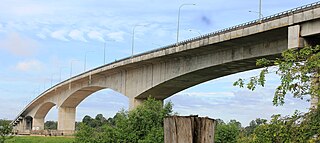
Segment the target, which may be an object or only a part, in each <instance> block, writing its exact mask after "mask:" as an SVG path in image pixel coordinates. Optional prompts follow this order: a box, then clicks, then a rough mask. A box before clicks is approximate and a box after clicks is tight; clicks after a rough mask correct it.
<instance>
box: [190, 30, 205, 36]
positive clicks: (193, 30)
mask: <svg viewBox="0 0 320 143" xmlns="http://www.w3.org/2000/svg"><path fill="white" fill-rule="evenodd" d="M189 31H190V32H196V33H198V34H199V36H200V37H202V34H201V33H200V32H199V31H198V30H194V29H189Z"/></svg>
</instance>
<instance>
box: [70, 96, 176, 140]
mask: <svg viewBox="0 0 320 143" xmlns="http://www.w3.org/2000/svg"><path fill="white" fill-rule="evenodd" d="M171 114H172V103H171V102H169V103H167V104H165V105H164V106H163V105H162V102H160V101H157V100H155V99H153V98H148V99H147V100H146V101H145V102H144V103H143V104H142V105H140V106H138V107H137V108H136V109H134V110H131V111H126V110H121V111H119V112H118V113H117V114H116V115H115V116H114V117H113V118H109V119H108V121H109V122H106V121H107V120H106V119H105V118H104V117H103V116H101V115H97V116H96V118H95V119H92V118H91V117H89V116H87V117H85V118H84V119H83V122H84V123H83V124H81V125H80V129H79V131H78V132H77V133H76V142H79V143H89V142H91V143H104V142H106V143H107V142H135V143H149V142H153V143H162V142H163V141H164V132H163V119H164V117H165V116H169V115H171ZM102 117H103V118H102ZM92 120H94V121H95V120H97V121H104V122H105V124H103V125H102V126H100V127H99V126H97V127H92V126H90V123H91V122H92ZM85 122H86V123H85ZM82 139H83V141H82Z"/></svg>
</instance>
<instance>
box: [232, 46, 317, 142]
mask: <svg viewBox="0 0 320 143" xmlns="http://www.w3.org/2000/svg"><path fill="white" fill-rule="evenodd" d="M319 51H320V46H319V45H317V46H307V47H305V48H301V49H290V50H287V51H285V52H283V53H282V56H281V58H277V59H275V60H270V59H259V60H257V66H260V67H263V69H262V70H261V72H260V74H259V75H258V76H254V77H251V78H250V80H249V81H248V82H247V81H246V80H245V79H241V78H240V79H239V80H238V81H236V82H234V86H239V87H241V88H243V87H246V88H248V89H250V90H255V88H256V86H262V87H263V86H264V85H265V81H266V79H265V75H266V74H268V73H271V72H273V71H271V70H270V69H269V66H273V65H275V66H277V67H278V68H277V70H276V71H275V73H276V74H278V75H279V76H280V79H281V83H280V85H279V86H278V87H277V88H276V91H275V94H274V98H273V104H274V105H276V106H278V105H283V104H284V103H285V102H284V99H285V96H286V95H287V94H288V93H291V94H292V95H293V97H295V98H300V99H304V98H305V97H306V96H308V95H310V96H311V99H316V100H317V101H316V102H315V103H314V104H315V105H312V106H313V107H312V108H311V109H310V111H309V112H308V113H306V114H302V113H299V112H298V111H297V112H296V113H295V114H294V115H292V116H290V117H289V116H286V117H281V115H273V117H272V120H271V121H270V122H269V123H266V122H265V121H262V122H260V121H259V123H262V124H260V125H258V126H256V127H255V129H254V132H253V134H252V136H253V137H252V138H251V139H252V140H251V141H252V142H266V143H269V142H270V143H282V142H319V141H320V123H319V122H320V114H319V112H320V111H319V110H320V109H319V101H318V99H319V97H320V89H319V86H320V85H319V80H320V52H319ZM307 101H308V100H307ZM252 125H254V124H252ZM251 131H252V130H250V132H251ZM247 142H250V141H247Z"/></svg>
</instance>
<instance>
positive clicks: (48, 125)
mask: <svg viewBox="0 0 320 143" xmlns="http://www.w3.org/2000/svg"><path fill="white" fill-rule="evenodd" d="M57 127H58V122H57V121H46V122H45V123H44V129H45V130H56V129H57Z"/></svg>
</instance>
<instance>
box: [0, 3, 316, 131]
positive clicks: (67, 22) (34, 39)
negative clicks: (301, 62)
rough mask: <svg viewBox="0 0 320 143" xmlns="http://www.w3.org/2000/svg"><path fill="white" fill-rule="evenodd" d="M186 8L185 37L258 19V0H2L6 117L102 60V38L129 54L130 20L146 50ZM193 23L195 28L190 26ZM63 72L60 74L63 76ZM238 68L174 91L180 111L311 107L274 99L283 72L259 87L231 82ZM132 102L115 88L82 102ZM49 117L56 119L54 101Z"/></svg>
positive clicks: (109, 111)
mask: <svg viewBox="0 0 320 143" xmlns="http://www.w3.org/2000/svg"><path fill="white" fill-rule="evenodd" d="M312 2H316V1H314V0H281V1H279V0H268V1H266V0H263V3H262V6H263V7H262V13H263V15H264V16H268V15H272V14H275V13H278V12H281V11H285V10H289V9H291V8H295V7H298V6H302V5H305V4H309V3H312ZM184 3H195V4H196V5H195V6H184V7H183V8H182V9H181V19H180V22H181V23H180V36H179V39H180V40H185V39H188V38H192V37H195V36H199V35H200V34H201V35H202V34H206V33H210V32H214V31H216V30H220V29H223V28H227V27H230V26H234V25H238V24H241V23H244V22H248V21H251V20H254V19H257V17H258V14H257V13H250V12H248V11H250V10H251V11H258V5H259V0H242V1H239V0H229V1H225V0H173V1H172V0H170V1H169V0H161V1H160V0H158V1H156V0H132V1H128V0H126V1H125V0H105V1H101V0H90V1H89V0H69V1H63V0H57V1H53V0H52V1H36V0H22V1H21V0H1V5H0V59H1V60H0V76H1V78H0V101H2V102H1V104H0V118H7V119H13V118H14V117H15V116H16V115H17V114H18V113H19V112H20V111H21V110H22V109H23V108H24V107H25V105H26V104H27V103H29V102H30V101H31V100H32V99H34V98H35V97H36V96H38V95H39V93H41V92H43V91H44V90H45V89H47V88H49V87H50V86H51V83H52V84H56V83H58V82H59V81H60V77H61V79H62V80H64V79H67V78H69V77H70V65H71V63H72V65H73V66H72V67H73V68H72V73H71V74H72V75H76V74H79V73H81V72H83V71H84V61H85V60H84V57H85V55H86V57H87V60H86V70H88V69H91V68H94V67H98V66H101V65H102V64H103V63H104V59H103V44H104V42H106V49H107V50H106V62H107V63H109V62H112V61H115V60H119V59H122V58H125V57H128V56H130V54H131V38H132V28H133V26H134V25H136V24H145V25H147V26H146V27H137V28H136V31H135V33H136V34H135V49H134V53H135V54H138V53H142V52H146V51H149V50H152V49H155V48H160V47H161V46H166V45H169V44H172V43H174V42H175V41H176V29H177V15H178V8H179V6H180V5H181V4H184ZM189 29H192V30H191V31H190V30H189ZM60 73H61V76H60ZM256 73H258V70H255V71H248V72H244V73H239V74H235V75H231V76H227V77H222V78H219V79H216V80H212V81H208V82H205V83H203V84H200V85H197V86H195V87H191V88H189V89H187V90H184V91H181V92H180V93H177V94H176V95H174V96H171V97H170V98H168V99H167V100H166V101H169V100H170V101H172V102H173V103H174V110H175V111H176V112H179V113H180V114H181V115H189V114H199V115H201V116H208V117H211V118H221V119H223V120H230V119H237V120H239V121H241V122H242V123H243V124H244V125H247V124H248V122H250V120H252V119H255V118H257V117H262V118H269V117H270V116H271V115H272V114H276V113H281V114H291V113H293V111H294V110H295V109H298V110H301V111H306V109H307V108H308V106H309V103H307V102H305V101H301V100H299V99H292V98H288V99H287V100H286V101H287V103H286V105H285V106H282V107H275V106H272V102H271V101H272V98H273V92H274V88H275V87H276V85H277V83H279V79H278V78H277V76H275V75H270V76H268V79H269V80H268V85H267V87H265V88H258V89H257V90H256V91H254V92H250V91H248V90H244V89H239V88H237V87H233V86H232V83H233V82H234V81H235V80H237V79H238V78H239V77H249V76H250V75H253V74H256ZM121 108H125V109H126V108H128V99H127V98H126V97H125V96H123V95H121V94H119V93H116V92H114V91H112V90H108V89H106V90H102V91H100V92H97V93H95V94H93V95H92V96H89V97H88V98H87V99H86V100H84V102H83V103H81V104H80V105H79V107H78V108H77V120H81V119H82V118H83V116H84V115H86V114H88V115H91V116H95V115H96V114H97V113H103V114H104V115H105V116H107V117H111V116H113V115H114V114H115V113H116V112H117V111H119V110H120V109H121ZM46 120H57V109H56V108H53V109H52V110H51V111H50V112H49V114H48V116H47V117H46Z"/></svg>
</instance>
